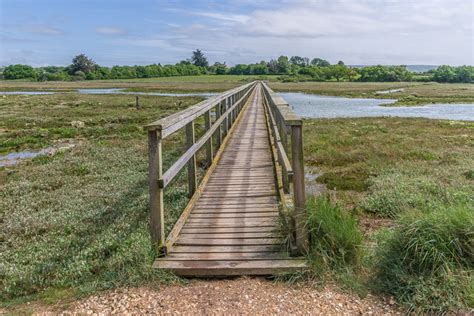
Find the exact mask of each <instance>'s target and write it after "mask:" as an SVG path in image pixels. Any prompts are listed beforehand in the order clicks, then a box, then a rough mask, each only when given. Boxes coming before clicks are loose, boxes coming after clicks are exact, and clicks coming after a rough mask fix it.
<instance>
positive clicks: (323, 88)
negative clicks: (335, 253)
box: [0, 75, 474, 105]
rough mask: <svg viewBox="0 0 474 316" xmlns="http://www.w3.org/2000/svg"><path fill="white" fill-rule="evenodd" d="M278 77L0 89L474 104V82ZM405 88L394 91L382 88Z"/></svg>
mask: <svg viewBox="0 0 474 316" xmlns="http://www.w3.org/2000/svg"><path fill="white" fill-rule="evenodd" d="M277 77H278V76H235V75H224V76H218V75H204V76H184V77H162V78H148V79H118V80H94V81H73V82H63V81H60V82H52V81H50V82H29V81H0V91H15V90H16V91H26V90H30V91H41V90H58V91H73V90H75V89H81V88H86V89H87V88H90V89H92V88H96V89H97V88H123V89H126V90H128V91H137V92H147V91H154V92H220V91H224V90H228V89H232V88H234V87H236V86H239V85H241V84H244V83H246V82H249V81H252V80H268V81H270V86H271V87H272V89H274V90H275V91H280V92H290V91H291V92H304V93H314V94H322V95H333V96H346V97H365V98H390V99H398V102H396V103H395V105H422V104H430V103H474V84H441V83H432V82H430V83H416V82H288V83H287V82H279V81H278V80H277ZM393 89H403V91H399V92H395V93H387V94H380V93H378V92H379V91H385V90H393Z"/></svg>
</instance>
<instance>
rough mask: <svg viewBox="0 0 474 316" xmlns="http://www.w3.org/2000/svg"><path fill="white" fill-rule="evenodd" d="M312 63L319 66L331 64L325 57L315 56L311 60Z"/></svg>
mask: <svg viewBox="0 0 474 316" xmlns="http://www.w3.org/2000/svg"><path fill="white" fill-rule="evenodd" d="M311 65H313V66H317V67H327V66H329V65H331V64H330V63H329V62H328V61H327V60H325V59H321V58H313V60H311Z"/></svg>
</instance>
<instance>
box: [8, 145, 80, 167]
mask: <svg viewBox="0 0 474 316" xmlns="http://www.w3.org/2000/svg"><path fill="white" fill-rule="evenodd" d="M74 146H75V144H73V143H69V144H59V145H55V146H51V147H47V148H44V149H41V150H39V151H28V150H25V151H19V152H14V153H9V154H7V155H3V156H2V155H0V167H8V166H14V165H16V164H18V163H19V162H20V161H22V160H24V159H31V158H35V157H37V156H43V155H54V154H55V153H57V152H58V151H65V150H68V149H71V148H73V147H74Z"/></svg>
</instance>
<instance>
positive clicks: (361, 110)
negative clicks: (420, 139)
mask: <svg viewBox="0 0 474 316" xmlns="http://www.w3.org/2000/svg"><path fill="white" fill-rule="evenodd" d="M280 95H281V96H282V97H283V98H284V99H285V100H286V101H287V102H288V103H289V104H290V105H291V107H292V108H293V109H294V111H295V112H296V113H297V114H298V115H300V116H302V117H308V118H336V117H377V116H397V117H425V118H432V119H448V120H467V121H474V104H430V105H423V106H407V107H405V106H380V105H381V104H390V103H393V102H395V101H396V100H393V99H362V98H342V97H330V96H321V95H315V94H305V93H280Z"/></svg>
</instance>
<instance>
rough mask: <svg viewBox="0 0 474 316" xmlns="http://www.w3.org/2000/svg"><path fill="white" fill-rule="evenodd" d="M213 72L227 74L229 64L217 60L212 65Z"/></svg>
mask: <svg viewBox="0 0 474 316" xmlns="http://www.w3.org/2000/svg"><path fill="white" fill-rule="evenodd" d="M210 71H211V73H215V74H216V75H225V74H226V73H227V65H226V64H225V62H224V63H220V62H215V63H214V65H212V66H211V70H210Z"/></svg>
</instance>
